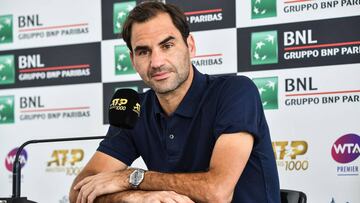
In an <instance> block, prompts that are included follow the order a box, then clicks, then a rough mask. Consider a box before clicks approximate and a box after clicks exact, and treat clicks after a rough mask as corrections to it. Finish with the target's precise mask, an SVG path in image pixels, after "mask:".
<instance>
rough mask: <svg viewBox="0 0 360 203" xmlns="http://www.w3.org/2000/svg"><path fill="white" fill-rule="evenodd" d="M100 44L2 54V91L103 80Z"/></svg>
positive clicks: (0, 74) (0, 81)
mask: <svg viewBox="0 0 360 203" xmlns="http://www.w3.org/2000/svg"><path fill="white" fill-rule="evenodd" d="M99 56H100V43H89V44H77V45H66V46H58V47H46V48H35V49H22V50H12V51H2V52H0V89H4V88H19V87H34V86H50V85H64V84H77V83H92V82H100V81H101V69H100V68H101V67H100V65H101V62H100V57H99Z"/></svg>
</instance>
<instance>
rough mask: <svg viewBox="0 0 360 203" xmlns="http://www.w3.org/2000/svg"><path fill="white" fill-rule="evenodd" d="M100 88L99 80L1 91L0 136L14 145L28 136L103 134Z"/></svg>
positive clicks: (38, 137)
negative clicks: (91, 82)
mask: <svg viewBox="0 0 360 203" xmlns="http://www.w3.org/2000/svg"><path fill="white" fill-rule="evenodd" d="M101 91H102V85H101V84H100V83H99V84H86V85H72V86H56V87H38V88H32V89H28V88H24V89H11V91H10V90H1V91H0V126H1V135H2V136H3V139H5V137H8V138H9V137H11V143H16V144H21V143H22V142H24V141H26V140H29V139H41V138H51V137H72V136H91V135H102V134H104V133H105V132H106V130H104V129H102V119H101V116H102V99H101V97H102V92H101ZM89 92H91V93H89ZM19 129H22V130H20V131H19ZM25 129H26V130H25ZM54 129H61V130H54ZM49 133H50V134H49ZM8 141H9V142H10V140H8Z"/></svg>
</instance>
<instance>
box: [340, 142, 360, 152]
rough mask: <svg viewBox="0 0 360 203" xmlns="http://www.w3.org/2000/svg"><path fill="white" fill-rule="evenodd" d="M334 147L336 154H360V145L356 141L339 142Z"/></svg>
mask: <svg viewBox="0 0 360 203" xmlns="http://www.w3.org/2000/svg"><path fill="white" fill-rule="evenodd" d="M334 149H335V152H336V154H344V153H345V152H346V153H347V154H360V147H359V145H358V144H354V143H346V144H339V145H334Z"/></svg>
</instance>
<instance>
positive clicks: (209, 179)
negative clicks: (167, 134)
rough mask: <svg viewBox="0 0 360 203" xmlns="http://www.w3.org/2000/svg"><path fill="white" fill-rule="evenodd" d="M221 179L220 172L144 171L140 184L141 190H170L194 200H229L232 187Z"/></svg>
mask: <svg viewBox="0 0 360 203" xmlns="http://www.w3.org/2000/svg"><path fill="white" fill-rule="evenodd" d="M229 185H230V184H227V183H226V182H225V181H221V174H216V173H215V172H201V173H171V174H170V173H158V172H153V171H148V172H146V175H145V178H144V181H143V182H142V183H141V184H140V189H142V190H171V191H175V192H177V193H179V194H183V195H186V196H188V197H190V198H191V199H193V200H195V201H196V202H219V203H220V202H230V201H231V199H232V194H233V188H231V187H230V188H229Z"/></svg>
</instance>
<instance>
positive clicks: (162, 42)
mask: <svg viewBox="0 0 360 203" xmlns="http://www.w3.org/2000/svg"><path fill="white" fill-rule="evenodd" d="M173 39H175V37H173V36H169V37H167V38H165V39H164V40H163V41H161V42H160V43H159V45H162V44H166V42H168V41H170V40H173Z"/></svg>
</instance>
